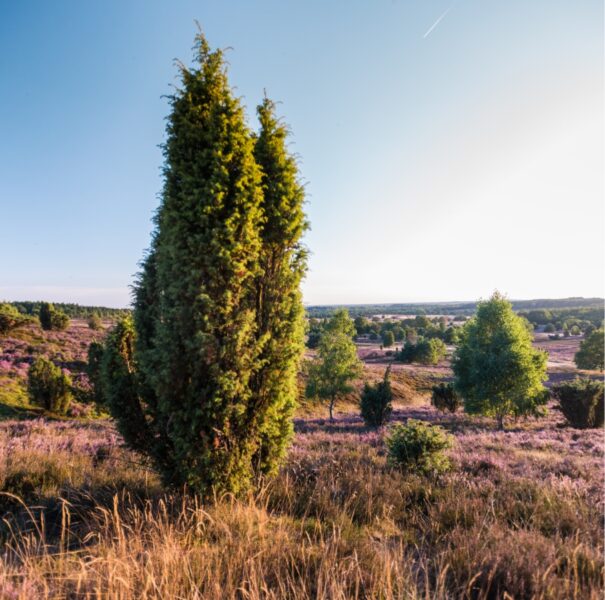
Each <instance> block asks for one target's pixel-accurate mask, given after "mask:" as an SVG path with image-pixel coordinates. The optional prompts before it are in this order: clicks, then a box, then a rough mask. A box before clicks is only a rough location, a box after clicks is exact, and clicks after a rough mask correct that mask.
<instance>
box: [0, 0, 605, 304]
mask: <svg viewBox="0 0 605 600" xmlns="http://www.w3.org/2000/svg"><path fill="white" fill-rule="evenodd" d="M4 12H5V16H4V18H3V19H2V20H1V21H0V51H1V52H2V56H4V57H5V59H4V61H3V62H2V63H0V64H1V65H2V66H1V67H0V69H1V70H0V72H1V76H2V79H3V81H5V82H6V84H7V87H9V86H10V87H9V89H10V93H7V94H5V95H3V97H2V99H0V106H1V107H2V109H3V110H2V111H0V114H1V115H2V116H0V124H1V126H2V130H3V141H4V144H3V145H2V147H1V149H0V209H1V210H2V215H3V224H4V228H3V238H4V239H3V241H4V248H5V252H9V251H14V252H15V257H16V258H17V257H18V260H5V261H2V263H1V266H0V300H2V299H4V300H9V301H19V299H20V298H23V297H44V298H45V299H47V300H50V301H53V302H73V303H78V304H83V305H86V304H88V305H98V306H101V305H103V306H108V307H122V308H124V307H127V306H129V304H130V289H129V286H130V285H131V284H132V282H133V276H134V274H135V273H136V271H137V270H138V263H139V261H140V260H141V258H142V257H143V254H144V251H145V249H146V248H147V247H148V245H149V241H150V233H151V227H152V224H151V219H152V216H153V214H154V211H155V209H156V208H157V205H158V202H159V194H160V192H161V188H162V178H161V166H162V155H161V151H160V149H159V148H158V145H159V144H161V143H162V142H163V140H164V126H165V120H164V119H165V117H166V116H167V115H168V113H169V106H168V103H167V101H166V99H165V98H163V97H162V96H163V95H165V94H168V93H170V91H171V85H174V84H176V83H177V79H176V76H177V69H176V68H175V66H174V63H173V59H174V58H179V59H181V60H182V61H183V62H184V63H186V64H190V62H191V61H190V57H191V55H192V52H191V46H192V44H193V39H194V35H195V32H196V28H195V25H194V21H195V20H196V19H197V20H199V21H200V23H201V24H202V27H203V29H204V33H205V35H206V37H207V38H208V40H209V43H210V45H211V46H212V47H221V48H227V47H229V48H232V49H231V50H229V51H228V52H227V56H226V58H227V61H228V64H229V69H228V74H229V80H230V84H231V86H232V87H233V88H234V89H235V94H236V95H238V96H240V97H241V98H242V101H243V104H244V106H245V110H246V114H247V115H248V122H249V125H250V127H252V128H253V129H254V128H256V125H257V124H256V119H255V116H254V107H255V105H256V104H257V103H258V102H259V101H260V100H261V98H262V96H263V90H264V89H266V90H267V93H268V94H269V96H270V97H271V98H273V99H275V100H276V101H278V102H279V104H278V111H279V114H280V116H281V117H283V119H284V121H285V122H286V123H287V124H288V125H289V126H290V129H291V131H292V136H291V138H290V143H291V146H290V147H291V149H292V151H293V152H295V153H296V154H297V155H298V156H299V162H300V172H301V178H302V180H303V181H304V182H305V183H306V189H307V214H308V217H309V220H310V223H311V230H310V231H309V232H308V234H307V235H306V237H305V243H306V245H307V247H308V248H309V249H310V252H311V254H310V262H309V273H308V276H307V278H306V280H305V281H304V284H303V295H304V302H305V304H306V305H310V306H336V305H356V304H385V305H388V304H397V303H429V302H432V303H437V302H443V303H447V302H452V301H451V300H448V298H451V297H462V298H468V300H460V302H474V301H477V299H479V298H485V297H488V296H489V295H490V294H491V292H492V291H493V290H494V289H499V290H501V291H503V292H504V293H506V295H507V296H508V297H510V298H518V299H521V298H527V299H535V298H540V299H541V298H568V297H576V296H580V297H599V298H601V297H603V296H605V245H604V239H605V225H604V224H605V211H604V207H603V197H604V195H605V194H604V192H605V189H604V186H605V183H604V181H603V169H602V167H603V163H604V162H605V151H604V135H603V132H604V127H605V120H604V116H603V100H604V91H603V88H604V86H603V66H604V58H603V46H604V44H603V38H604V36H603V28H602V24H603V6H602V3H601V2H597V1H596V0H588V1H587V2H585V3H582V4H581V5H578V4H573V5H571V4H566V3H556V2H555V3H552V2H548V1H547V0H537V1H536V2H534V3H532V4H531V5H527V3H524V2H521V0H514V1H513V2H510V3H506V5H494V6H485V5H484V4H482V3H480V2H479V1H478V0H459V1H458V2H456V1H447V2H445V1H442V0H438V1H437V0H431V1H430V2H426V3H422V5H409V4H407V3H404V2H400V1H395V2H392V1H389V2H387V1H386V0H384V1H383V2H376V3H372V4H371V5H365V4H364V3H359V2H353V3H345V2H334V3H331V4H330V5H329V6H325V5H324V4H322V3H321V2H319V1H313V2H308V3H305V4H304V5H292V6H287V7H286V6H284V5H283V4H281V3H279V2H277V1H276V0H263V1H262V2H259V3H257V4H256V5H255V6H249V5H247V4H241V3H239V2H236V1H235V0H231V1H229V2H223V3H207V4H205V5H204V6H200V5H199V3H197V2H195V1H194V0H182V1H180V2H177V3H174V4H172V5H171V6H170V7H167V6H165V5H163V4H162V3H161V2H159V1H153V2H142V1H139V0H134V1H133V2H131V3H128V4H126V5H125V4H123V3H119V2H117V1H115V0H114V1H111V2H107V3H103V5H100V4H94V3H90V4H87V5H82V4H81V3H77V2H75V1H67V2H64V3H61V4H60V5H54V6H50V5H48V4H46V3H43V2H40V1H32V2H28V3H21V4H19V5H15V6H10V7H7V8H5V11H4ZM32 40H34V42H33V43H32ZM309 40H314V43H309ZM41 50H43V52H41ZM7 57H10V60H9V59H8V58H7ZM16 249H18V250H16ZM446 290H447V291H446ZM427 298H431V299H430V300H427Z"/></svg>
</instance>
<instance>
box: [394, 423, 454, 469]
mask: <svg viewBox="0 0 605 600" xmlns="http://www.w3.org/2000/svg"><path fill="white" fill-rule="evenodd" d="M452 440H453V438H452V436H451V435H449V434H448V433H446V432H445V431H444V429H443V428H442V427H439V426H438V425H431V424H429V423H425V422H424V421H418V420H416V419H408V421H407V423H405V424H402V423H398V424H397V425H394V426H393V427H392V428H391V430H390V432H389V435H388V436H387V438H386V440H385V443H386V446H387V456H388V462H389V463H390V464H391V465H392V466H395V467H399V468H401V469H402V470H403V471H405V472H409V473H420V474H424V475H429V474H439V473H443V472H445V471H447V470H448V469H449V468H450V461H449V458H448V457H447V456H446V454H445V452H444V451H445V450H447V449H448V448H450V447H451V446H452V443H453V441H452Z"/></svg>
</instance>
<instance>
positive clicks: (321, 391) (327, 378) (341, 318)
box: [306, 310, 361, 421]
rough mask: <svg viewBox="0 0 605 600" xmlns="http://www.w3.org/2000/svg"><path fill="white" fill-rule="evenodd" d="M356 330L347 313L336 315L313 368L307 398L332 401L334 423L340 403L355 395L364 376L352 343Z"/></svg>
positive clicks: (310, 370)
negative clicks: (356, 383) (344, 397)
mask: <svg viewBox="0 0 605 600" xmlns="http://www.w3.org/2000/svg"><path fill="white" fill-rule="evenodd" d="M347 319H348V321H347ZM349 322H350V323H349ZM352 326H353V321H352V319H350V317H349V314H348V312H347V311H346V310H344V311H342V312H341V311H339V312H338V313H335V314H334V316H333V317H332V318H331V319H330V322H329V323H328V327H327V329H326V332H325V333H324V335H323V336H322V338H321V341H320V343H319V348H318V351H317V356H318V360H316V361H315V362H313V363H311V365H310V367H309V377H308V381H307V387H306V394H307V396H308V397H310V398H319V399H321V400H327V401H328V407H329V411H330V421H333V420H334V405H335V403H336V400H337V399H338V398H339V397H341V396H342V395H344V394H347V393H349V392H351V391H353V389H354V387H353V386H352V385H351V382H352V381H353V379H355V378H356V377H358V376H359V375H360V374H361V362H360V360H359V358H358V357H357V348H356V347H355V344H354V342H353V340H352V339H351V333H350V331H351V327H352Z"/></svg>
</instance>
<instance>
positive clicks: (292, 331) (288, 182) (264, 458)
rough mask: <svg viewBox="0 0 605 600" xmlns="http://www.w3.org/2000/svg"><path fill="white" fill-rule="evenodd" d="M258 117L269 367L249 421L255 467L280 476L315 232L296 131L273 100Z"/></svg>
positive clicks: (260, 320)
mask: <svg viewBox="0 0 605 600" xmlns="http://www.w3.org/2000/svg"><path fill="white" fill-rule="evenodd" d="M257 112H258V118H259V122H260V132H259V135H258V136H257V137H256V143H255V147H254V156H255V158H256V162H257V164H258V165H259V167H260V169H261V183H262V188H263V202H262V209H263V213H264V219H263V221H262V223H261V231H260V236H261V244H262V248H261V252H260V257H259V267H260V268H259V271H258V275H257V278H256V322H257V334H256V335H257V338H258V343H259V352H260V355H259V359H258V360H259V364H260V365H262V366H261V368H260V370H259V371H258V372H257V373H256V374H255V375H254V377H253V379H252V382H251V385H252V392H253V400H252V401H251V402H250V403H249V406H248V413H249V417H248V418H249V420H250V426H251V427H258V428H259V431H260V434H261V443H260V446H259V449H258V451H257V456H256V459H255V460H254V464H255V466H256V467H257V468H258V469H259V470H260V471H261V472H264V473H267V472H271V471H274V470H275V468H276V467H277V465H278V464H279V461H280V460H281V458H282V457H283V455H284V453H285V450H286V447H287V444H288V442H289V441H290V439H291V437H292V435H293V427H292V413H293V411H294V408H295V405H296V395H297V381H296V376H297V373H298V367H299V362H300V358H301V355H302V352H303V349H304V320H303V317H304V308H303V304H302V295H301V293H300V282H301V280H302V278H303V276H304V274H305V271H306V263H307V253H306V251H305V249H304V248H303V247H302V245H301V241H300V240H301V237H302V235H303V233H304V231H305V230H306V229H307V227H308V224H307V221H306V218H305V214H304V211H303V203H304V189H303V186H302V185H301V184H300V182H299V180H298V168H297V165H296V161H295V160H294V158H293V157H292V156H291V155H290V154H289V153H288V151H287V148H286V139H287V135H288V131H287V129H286V127H285V126H284V125H283V124H282V123H281V122H279V121H278V120H277V118H276V117H275V105H274V103H273V102H272V101H271V100H269V99H268V98H265V99H264V101H263V103H262V104H261V105H260V106H259V107H258V109H257Z"/></svg>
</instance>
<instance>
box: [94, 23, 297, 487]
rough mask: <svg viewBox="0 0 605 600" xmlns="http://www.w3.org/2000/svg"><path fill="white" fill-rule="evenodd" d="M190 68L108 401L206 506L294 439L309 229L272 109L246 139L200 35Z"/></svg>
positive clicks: (136, 438)
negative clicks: (304, 235)
mask: <svg viewBox="0 0 605 600" xmlns="http://www.w3.org/2000/svg"><path fill="white" fill-rule="evenodd" d="M196 58H197V65H196V66H195V67H194V68H191V69H189V68H186V67H185V66H181V80H182V81H181V86H180V88H179V89H178V90H177V91H176V93H175V94H174V95H173V96H172V97H171V106H172V112H171V115H170V117H169V118H168V125H167V141H166V144H165V146H164V157H165V166H164V180H165V182H164V190H163V195H162V201H161V204H160V207H159V210H158V212H157V215H156V229H155V232H154V235H153V238H152V244H151V248H150V250H149V252H148V254H147V256H146V257H145V259H144V261H143V264H142V270H141V272H140V274H139V276H138V279H137V283H136V287H135V301H134V323H129V322H128V321H125V322H122V323H121V324H119V325H118V327H116V330H115V331H114V333H113V334H112V335H110V337H109V339H108V343H107V347H106V349H105V352H104V357H103V373H104V376H103V392H104V394H105V396H106V397H107V399H108V403H109V405H110V407H111V411H112V413H113V414H114V416H115V417H116V419H117V421H118V426H119V428H120V431H122V433H123V434H124V437H125V439H126V440H127V442H128V443H129V444H130V445H131V446H132V447H134V448H135V449H137V450H139V451H141V452H143V453H145V454H147V455H148V456H150V457H151V458H152V459H153V461H154V463H155V465H156V467H157V468H158V470H159V472H160V473H161V475H162V477H163V480H164V482H165V483H166V484H171V485H177V486H182V485H187V486H189V487H190V488H191V489H193V490H195V491H196V492H198V493H200V494H201V495H202V496H204V497H206V498H212V497H213V495H214V494H220V493H224V492H231V493H238V492H240V491H243V490H245V489H246V488H248V487H249V485H250V483H251V482H252V479H253V478H254V476H255V474H257V473H262V472H268V471H271V470H273V469H274V468H275V461H276V460H277V458H279V457H280V456H281V455H282V454H283V451H284V448H285V444H286V442H287V440H288V438H289V436H290V434H291V425H290V423H289V418H290V415H291V411H292V405H293V394H294V387H293V378H294V373H295V371H296V364H297V361H298V357H299V355H300V351H301V348H302V346H301V344H302V333H303V332H302V321H301V319H302V308H301V303H300V294H299V291H298V284H299V281H300V278H301V277H302V275H303V273H304V268H305V254H304V251H303V250H302V248H301V247H300V244H299V238H300V235H301V234H302V232H303V231H304V228H305V227H306V222H305V220H304V215H303V214H302V211H301V204H302V201H303V197H302V190H301V187H300V185H299V184H298V182H297V179H296V170H295V164H294V162H293V160H292V159H291V157H290V156H288V155H287V154H286V153H285V150H284V148H285V146H284V129H283V128H282V126H281V125H279V124H277V123H276V122H275V120H274V117H273V113H272V105H271V104H270V103H268V102H266V103H264V105H263V107H261V109H259V116H260V119H261V132H260V134H259V135H258V136H257V137H256V138H254V137H253V136H252V135H251V133H250V131H249V129H248V127H247V125H246V122H245V119H244V112H243V109H242V107H241V105H240V102H239V100H237V99H236V98H234V96H233V93H232V91H231V89H230V87H229V85H228V81H227V75H226V70H225V66H224V61H223V55H222V52H221V51H220V50H216V51H211V50H210V48H209V46H208V43H207V42H206V40H205V38H204V37H203V36H202V35H201V34H200V35H199V36H198V37H197V40H196ZM257 161H258V163H263V164H261V165H260V166H259V164H257ZM263 192H264V193H263Z"/></svg>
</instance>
